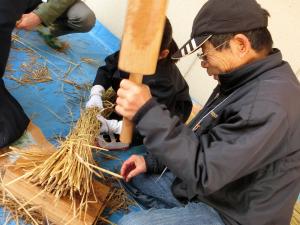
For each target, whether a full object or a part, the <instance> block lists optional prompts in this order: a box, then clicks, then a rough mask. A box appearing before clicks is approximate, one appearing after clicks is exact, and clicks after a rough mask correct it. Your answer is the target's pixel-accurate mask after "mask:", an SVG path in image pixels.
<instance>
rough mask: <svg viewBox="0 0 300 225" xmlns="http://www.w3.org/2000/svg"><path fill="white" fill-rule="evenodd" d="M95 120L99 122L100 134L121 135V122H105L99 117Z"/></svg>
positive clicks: (105, 120)
mask: <svg viewBox="0 0 300 225" xmlns="http://www.w3.org/2000/svg"><path fill="white" fill-rule="evenodd" d="M97 118H98V120H99V121H100V122H101V127H100V133H114V134H120V133H121V130H122V124H123V121H118V120H107V119H105V118H104V117H103V116H100V115H98V116H97Z"/></svg>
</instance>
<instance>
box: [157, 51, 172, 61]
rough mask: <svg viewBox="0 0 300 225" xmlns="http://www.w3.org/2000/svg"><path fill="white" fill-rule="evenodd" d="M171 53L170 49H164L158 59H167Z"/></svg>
mask: <svg viewBox="0 0 300 225" xmlns="http://www.w3.org/2000/svg"><path fill="white" fill-rule="evenodd" d="M169 53H170V51H169V49H164V50H162V51H161V52H160V54H159V57H158V59H165V58H167V57H168V55H169Z"/></svg>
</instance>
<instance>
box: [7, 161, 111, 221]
mask: <svg viewBox="0 0 300 225" xmlns="http://www.w3.org/2000/svg"><path fill="white" fill-rule="evenodd" d="M22 175H23V173H22V172H21V171H20V170H14V169H12V168H10V167H8V168H7V169H6V171H5V175H4V178H3V184H4V185H6V184H8V185H7V186H6V188H7V189H8V190H9V192H11V193H12V194H13V195H14V197H16V198H18V199H23V202H24V201H25V202H27V201H30V203H29V204H32V205H35V206H40V208H41V210H42V211H43V213H44V214H45V215H46V216H47V218H48V219H49V221H51V222H53V223H54V224H56V225H65V224H67V223H68V224H72V225H82V224H86V225H92V224H94V222H95V221H96V219H97V218H98V216H99V215H100V214H101V213H102V211H103V210H104V208H105V205H106V199H107V197H108V194H109V187H107V186H106V185H103V184H101V183H100V182H97V181H94V190H95V194H96V197H97V202H95V200H94V197H93V196H91V199H90V201H91V202H95V203H90V204H89V206H88V212H87V214H86V218H85V220H84V218H79V216H77V217H75V218H74V216H73V211H72V209H71V201H70V200H69V199H68V198H61V199H58V200H57V199H56V198H55V197H54V196H53V195H52V194H51V193H48V192H45V191H42V190H41V189H40V188H39V187H37V186H34V185H33V184H31V183H30V182H28V181H27V180H25V179H19V180H17V181H15V180H16V179H17V178H18V177H20V176H22ZM12 181H15V182H13V183H11V184H9V183H10V182H12ZM70 221H72V222H70Z"/></svg>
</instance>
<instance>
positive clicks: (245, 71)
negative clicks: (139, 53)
mask: <svg viewBox="0 0 300 225" xmlns="http://www.w3.org/2000/svg"><path fill="white" fill-rule="evenodd" d="M299 96H300V86H299V82H298V80H297V78H296V76H295V75H294V73H293V71H292V70H291V68H290V66H289V64H288V63H286V62H284V61H282V56H281V53H280V52H279V51H278V50H274V52H273V53H272V54H271V55H269V56H268V57H267V58H265V59H262V60H259V61H256V62H253V63H251V64H248V65H246V66H244V67H241V68H239V69H237V70H235V71H233V72H232V73H229V74H223V75H221V76H220V85H219V86H218V87H217V88H216V89H215V91H214V93H213V94H212V96H211V97H210V99H209V100H208V102H207V104H206V105H205V106H204V108H203V110H202V111H201V112H200V113H199V114H198V115H197V116H196V117H195V119H194V120H193V121H192V122H191V124H190V127H187V126H185V125H184V124H182V123H181V122H180V121H179V120H178V119H177V118H174V117H170V115H169V112H168V111H167V110H166V109H165V108H162V107H161V106H159V105H158V104H157V103H156V102H155V101H154V100H153V99H151V100H149V101H148V102H147V103H146V104H145V105H144V106H143V107H142V108H141V109H140V110H139V112H138V113H137V114H136V115H135V117H134V121H135V123H136V126H137V129H138V131H139V132H140V133H141V134H142V135H144V136H145V138H144V142H145V145H146V147H147V149H148V151H149V152H150V153H151V154H149V155H148V156H147V157H146V162H147V167H148V171H152V172H160V171H161V169H162V168H163V165H166V166H167V167H168V168H169V169H170V170H171V171H172V172H173V173H174V174H175V175H176V177H177V178H176V179H175V181H174V183H173V185H172V191H173V194H174V195H175V196H176V197H177V198H178V199H179V200H181V201H182V202H187V201H201V202H205V203H207V204H208V205H210V206H212V207H213V208H214V209H216V210H217V211H218V212H219V213H220V215H221V217H222V218H223V220H224V222H225V224H231V225H237V224H243V225H267V224H268V225H269V224H272V225H288V224H289V222H290V218H291V214H292V210H293V206H294V203H295V201H296V199H297V196H298V193H299V190H300V180H299V176H300V138H299V137H300V126H299V124H300V104H299V100H298V98H299ZM156 118H160V119H159V120H158V119H156ZM200 120H201V125H200V127H198V126H197V124H198V122H199V121H200ZM193 127H195V129H194V131H193V130H192V129H191V128H193ZM197 127H198V128H197Z"/></svg>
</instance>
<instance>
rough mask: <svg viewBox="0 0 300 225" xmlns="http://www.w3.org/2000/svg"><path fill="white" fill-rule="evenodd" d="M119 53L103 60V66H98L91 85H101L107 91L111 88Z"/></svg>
mask: <svg viewBox="0 0 300 225" xmlns="http://www.w3.org/2000/svg"><path fill="white" fill-rule="evenodd" d="M118 61H119V51H117V52H115V53H113V54H111V55H109V56H107V57H106V58H105V65H104V66H100V67H99V68H98V70H97V75H96V78H95V80H94V83H93V85H101V86H102V87H104V89H105V90H107V89H108V88H109V87H111V86H112V78H113V74H114V73H115V72H116V71H117V70H118Z"/></svg>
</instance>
